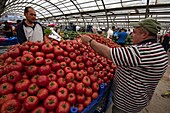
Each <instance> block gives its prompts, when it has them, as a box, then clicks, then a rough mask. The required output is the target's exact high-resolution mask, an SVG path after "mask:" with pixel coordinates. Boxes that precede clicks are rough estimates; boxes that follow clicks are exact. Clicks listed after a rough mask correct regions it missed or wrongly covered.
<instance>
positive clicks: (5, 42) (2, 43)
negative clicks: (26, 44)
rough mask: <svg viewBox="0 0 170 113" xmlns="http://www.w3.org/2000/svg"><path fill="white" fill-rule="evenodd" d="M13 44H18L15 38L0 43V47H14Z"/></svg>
mask: <svg viewBox="0 0 170 113" xmlns="http://www.w3.org/2000/svg"><path fill="white" fill-rule="evenodd" d="M15 44H18V39H17V37H11V38H7V39H6V40H4V41H3V42H0V46H9V45H15Z"/></svg>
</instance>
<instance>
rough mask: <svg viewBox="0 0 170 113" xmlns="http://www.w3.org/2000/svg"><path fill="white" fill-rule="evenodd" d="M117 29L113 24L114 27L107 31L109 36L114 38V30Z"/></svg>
mask: <svg viewBox="0 0 170 113" xmlns="http://www.w3.org/2000/svg"><path fill="white" fill-rule="evenodd" d="M114 31H115V26H112V29H110V28H109V30H108V31H107V38H109V39H113V32H114Z"/></svg>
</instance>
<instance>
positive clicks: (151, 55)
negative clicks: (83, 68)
mask: <svg viewBox="0 0 170 113" xmlns="http://www.w3.org/2000/svg"><path fill="white" fill-rule="evenodd" d="M133 26H134V31H133V33H132V36H133V39H132V40H133V44H134V45H132V46H128V47H121V48H109V47H108V46H106V45H103V44H100V43H98V42H97V41H95V40H93V39H91V38H90V37H88V36H86V35H83V36H82V37H81V39H82V42H84V43H89V45H90V46H91V47H92V48H93V49H94V50H95V51H96V52H98V53H99V54H100V55H103V56H104V57H106V58H108V59H111V60H112V61H113V63H114V64H115V65H116V66H117V69H116V73H115V77H114V81H113V86H112V88H111V90H112V92H113V104H114V105H113V108H112V113H137V112H139V111H141V110H142V109H143V108H144V107H146V106H147V105H148V104H149V102H150V100H151V98H152V95H153V93H154V90H155V88H156V86H157V84H158V82H159V80H160V79H161V77H162V76H163V74H164V73H165V71H166V69H167V66H168V56H167V54H166V51H165V50H164V48H163V47H162V45H161V44H160V43H157V41H156V34H157V32H158V31H159V30H160V29H161V25H160V23H158V22H157V21H156V20H154V19H152V18H147V19H144V20H142V21H140V22H138V23H136V24H134V25H133Z"/></svg>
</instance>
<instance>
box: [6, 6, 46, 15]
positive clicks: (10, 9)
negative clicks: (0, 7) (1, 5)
mask: <svg viewBox="0 0 170 113" xmlns="http://www.w3.org/2000/svg"><path fill="white" fill-rule="evenodd" d="M18 7H24V6H18ZM8 10H9V11H12V10H13V11H17V12H22V11H19V9H14V8H8ZM35 11H36V12H38V13H39V14H40V15H42V16H43V17H44V15H43V14H42V13H40V11H37V10H35ZM6 13H7V12H6ZM6 13H5V14H6ZM22 13H23V12H22Z"/></svg>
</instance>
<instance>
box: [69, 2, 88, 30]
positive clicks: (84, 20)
mask: <svg viewBox="0 0 170 113" xmlns="http://www.w3.org/2000/svg"><path fill="white" fill-rule="evenodd" d="M70 1H71V2H72V3H73V4H74V6H75V7H76V9H77V10H78V11H79V14H80V16H81V17H82V19H83V22H84V27H86V22H85V20H84V17H83V15H82V13H81V11H80V10H79V8H78V7H77V5H76V4H75V3H74V2H73V0H70Z"/></svg>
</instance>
